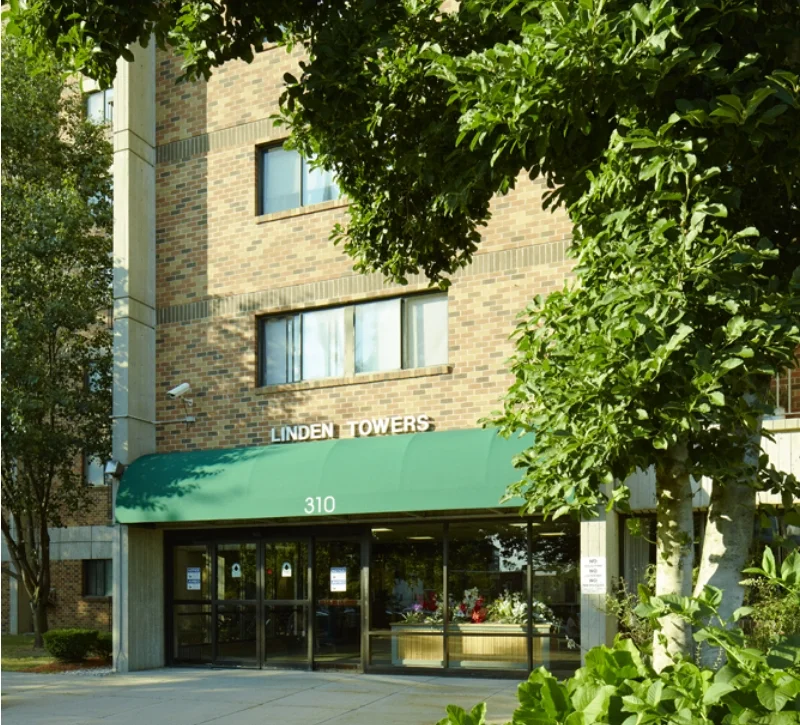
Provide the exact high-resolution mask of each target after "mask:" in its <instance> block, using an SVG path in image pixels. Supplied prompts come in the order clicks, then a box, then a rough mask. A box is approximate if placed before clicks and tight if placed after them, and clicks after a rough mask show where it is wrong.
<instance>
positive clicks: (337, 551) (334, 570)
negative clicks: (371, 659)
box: [314, 539, 361, 668]
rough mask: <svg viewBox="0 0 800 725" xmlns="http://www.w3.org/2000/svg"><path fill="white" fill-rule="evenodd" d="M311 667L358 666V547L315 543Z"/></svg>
mask: <svg viewBox="0 0 800 725" xmlns="http://www.w3.org/2000/svg"><path fill="white" fill-rule="evenodd" d="M314 591H315V597H316V608H315V610H316V611H315V613H314V615H315V616H314V634H315V645H314V664H315V666H317V667H322V668H325V667H342V668H358V667H360V666H361V544H360V542H359V541H357V540H344V541H342V540H336V541H328V540H319V539H318V540H317V542H316V547H315V557H314Z"/></svg>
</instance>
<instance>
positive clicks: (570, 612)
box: [531, 521, 581, 675]
mask: <svg viewBox="0 0 800 725" xmlns="http://www.w3.org/2000/svg"><path fill="white" fill-rule="evenodd" d="M532 532H533V542H532V547H531V560H532V569H533V599H534V613H536V609H537V605H536V602H540V603H541V605H542V606H544V607H546V608H547V609H549V610H550V611H552V613H553V616H552V618H550V617H549V616H548V619H551V620H552V626H551V628H550V632H551V637H550V646H549V650H548V651H547V652H546V654H547V659H545V657H544V654H545V650H544V649H542V650H541V651H542V661H541V662H540V661H539V660H537V657H536V654H537V651H536V649H534V663H533V666H534V667H538V666H539V664H544V665H546V666H547V667H549V668H550V669H551V670H552V671H553V672H554V673H556V674H558V675H561V674H562V673H563V674H567V675H571V674H573V673H574V672H575V669H576V668H578V667H580V634H581V618H580V608H581V605H580V570H579V563H580V529H579V524H577V523H573V522H565V523H560V522H552V521H549V522H537V523H534V524H533V528H532ZM540 618H541V617H540ZM537 628H538V627H537Z"/></svg>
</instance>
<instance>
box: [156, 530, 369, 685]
mask: <svg viewBox="0 0 800 725" xmlns="http://www.w3.org/2000/svg"><path fill="white" fill-rule="evenodd" d="M170 559H171V566H172V576H171V577H170V578H171V581H172V592H171V598H172V608H171V609H172V616H171V617H170V620H171V631H170V633H169V639H170V640H171V642H170V650H171V651H170V659H171V661H172V662H173V663H175V664H205V665H211V666H218V667H247V668H262V667H266V668H273V667H274V668H286V667H294V668H299V669H312V668H315V667H316V668H324V669H329V668H334V669H338V668H346V669H360V668H361V614H362V611H363V608H362V601H361V542H360V540H359V539H358V538H352V539H347V538H345V539H337V540H335V541H334V540H326V539H319V540H314V539H313V538H312V537H310V536H307V537H302V536H298V537H296V538H289V537H287V538H285V539H281V540H260V541H255V542H253V541H250V542H241V541H238V542H236V541H230V540H225V541H216V542H215V541H211V542H206V543H194V542H193V543H191V544H177V543H176V544H175V545H174V546H173V547H172V555H171V557H170Z"/></svg>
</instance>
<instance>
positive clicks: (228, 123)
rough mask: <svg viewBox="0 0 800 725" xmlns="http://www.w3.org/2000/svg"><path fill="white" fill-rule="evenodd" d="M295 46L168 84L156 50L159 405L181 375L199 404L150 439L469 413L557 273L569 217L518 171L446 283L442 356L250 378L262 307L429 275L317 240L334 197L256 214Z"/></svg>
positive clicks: (490, 402) (285, 306)
mask: <svg viewBox="0 0 800 725" xmlns="http://www.w3.org/2000/svg"><path fill="white" fill-rule="evenodd" d="M298 57H299V56H298V55H297V54H294V55H292V56H289V55H287V54H286V53H285V51H283V50H282V49H278V48H276V49H272V50H267V51H264V52H263V53H260V54H259V55H257V57H256V59H255V61H254V62H253V63H252V65H247V64H243V63H231V64H228V65H226V66H225V68H223V69H221V70H220V71H219V72H218V73H216V74H215V76H214V77H213V78H212V79H211V80H210V81H209V82H207V83H206V82H200V83H194V84H183V85H180V86H175V84H174V78H175V77H176V75H177V74H178V61H176V60H175V59H174V58H170V57H169V56H167V55H166V54H164V53H159V55H158V56H157V67H158V71H157V73H158V80H157V84H158V86H157V95H156V98H157V143H158V146H159V149H158V157H159V163H158V165H157V169H156V178H157V187H156V289H157V306H158V308H159V313H158V314H159V319H160V320H161V322H160V324H159V325H158V327H157V333H156V401H157V416H158V419H160V420H165V419H171V418H176V417H180V416H181V415H182V414H183V407H182V405H181V404H180V403H176V402H173V401H169V400H168V399H167V398H166V395H165V393H166V391H167V390H168V389H169V388H170V387H172V386H174V385H176V384H178V383H179V382H183V381H188V382H190V383H191V385H192V389H193V396H194V399H195V407H194V409H193V410H192V413H193V414H194V415H196V416H197V423H196V424H193V425H191V426H184V425H168V426H162V427H160V428H159V430H158V439H157V445H158V449H159V450H160V451H170V450H188V449H193V448H209V447H232V446H242V445H263V444H266V443H268V437H269V428H271V427H272V426H277V425H282V424H287V423H300V422H303V423H311V422H316V421H323V420H326V421H328V420H330V421H336V422H343V421H345V420H351V419H354V418H362V417H370V416H380V415H399V414H404V413H408V414H412V413H414V414H417V413H427V414H428V415H430V416H431V417H432V419H433V422H434V426H435V428H436V429H439V430H443V429H448V428H470V427H475V426H476V425H477V421H478V419H479V418H481V417H482V416H485V415H487V414H488V413H490V412H491V411H492V410H494V409H496V408H497V407H498V406H499V399H500V398H501V396H502V395H503V394H504V392H505V391H506V389H507V387H508V384H509V383H510V377H509V375H508V373H507V366H506V364H505V361H506V360H507V359H508V357H509V356H510V355H511V353H512V351H513V345H512V343H511V342H510V341H509V335H510V334H511V333H512V331H513V329H514V322H515V317H516V315H517V314H518V313H519V312H520V310H522V309H523V308H524V307H525V306H526V304H527V303H528V302H529V301H530V299H531V298H532V297H533V296H534V295H536V294H538V293H547V292H549V291H550V290H552V289H554V288H555V287H556V286H557V285H561V284H563V281H564V279H565V277H566V276H568V275H569V271H570V269H571V263H570V262H568V261H566V260H565V259H564V250H565V248H566V245H567V243H568V240H569V238H570V225H569V222H568V220H567V219H566V217H565V216H564V215H563V214H561V213H559V214H552V213H550V212H549V211H548V212H546V211H543V210H542V208H541V196H542V192H543V191H544V187H543V186H542V185H541V184H539V183H533V182H531V181H530V180H528V179H527V178H521V179H520V181H519V183H518V185H517V188H516V189H514V190H513V191H512V192H510V193H509V194H508V195H507V196H505V197H500V198H497V199H496V200H495V202H494V204H493V206H492V212H493V218H492V219H491V221H490V222H489V224H488V226H487V227H486V230H485V233H484V240H483V243H482V245H481V248H480V253H479V254H480V257H479V260H478V261H476V263H474V264H473V265H472V266H471V268H468V269H466V270H464V271H463V273H460V274H459V275H458V276H457V277H456V279H455V282H454V284H453V285H452V287H451V289H450V291H449V294H448V300H449V317H450V324H449V361H448V363H449V366H448V367H447V368H437V369H434V370H425V371H417V372H413V371H403V372H401V373H381V374H378V375H372V376H368V377H366V376H359V377H358V378H353V379H349V380H347V381H345V382H346V383H347V384H346V385H343V384H341V381H339V382H338V383H337V384H334V385H332V384H330V383H326V382H324V381H319V382H315V383H303V384H298V385H293V386H284V387H281V389H279V390H276V389H270V388H267V389H264V388H259V387H258V385H257V379H256V377H257V364H258V360H257V350H256V346H257V340H256V330H257V320H258V318H259V317H260V316H261V315H264V314H270V313H275V312H282V311H286V310H289V309H301V308H312V307H315V306H322V305H339V304H347V303H351V302H354V301H361V300H369V299H374V298H376V297H380V296H385V295H389V294H395V295H396V294H404V293H406V292H414V291H421V290H424V289H425V288H426V287H427V282H426V281H425V280H422V279H413V280H411V284H409V286H408V287H406V288H402V287H399V286H396V285H388V284H385V283H383V281H381V280H377V279H375V278H373V279H370V278H364V277H362V276H359V275H356V274H355V273H354V272H353V269H352V266H353V262H352V260H351V259H349V258H348V257H346V256H345V255H344V254H343V253H342V252H341V249H340V248H338V247H335V246H333V245H332V244H331V243H330V242H329V241H328V234H329V232H330V230H331V228H332V226H333V225H334V224H335V223H336V222H337V221H342V220H345V219H346V200H340V201H339V202H333V203H330V202H329V203H326V204H324V205H318V206H314V207H306V208H302V209H299V210H292V211H286V212H279V213H277V214H271V215H268V216H261V217H259V216H258V215H257V178H258V177H257V147H258V146H259V144H263V143H267V142H271V141H277V140H279V139H280V138H282V136H283V134H284V133H285V132H284V131H283V130H282V129H274V128H272V125H271V123H270V122H268V120H267V119H268V117H269V115H270V114H272V113H274V112H275V111H276V110H277V97H278V95H279V93H280V91H281V87H282V76H283V73H284V72H286V71H290V70H292V69H293V68H294V66H295V65H296V63H297V59H298ZM534 245H541V247H540V248H539V249H538V250H534V251H531V250H530V249H529V248H531V247H532V246H534ZM526 249H527V250H528V251H526V252H525V254H526V255H527V256H525V257H524V259H525V260H526V261H524V263H523V262H521V261H520V260H522V259H523V256H524V255H522V250H526ZM517 251H518V252H520V254H516V252H517ZM301 293H302V294H301ZM270 296H271V297H270ZM279 298H280V299H279ZM270 300H272V301H270ZM298 300H300V301H298ZM210 303H213V305H212V304H210ZM419 372H424V373H425V374H418V373H419ZM342 434H346V431H345V430H344V429H342V430H341V431H340V435H342Z"/></svg>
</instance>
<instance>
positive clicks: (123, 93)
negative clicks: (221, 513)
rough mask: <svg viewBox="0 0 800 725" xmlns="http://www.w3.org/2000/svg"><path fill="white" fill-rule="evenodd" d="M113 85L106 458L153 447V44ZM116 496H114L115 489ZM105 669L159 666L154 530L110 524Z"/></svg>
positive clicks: (159, 578)
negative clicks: (109, 663)
mask: <svg viewBox="0 0 800 725" xmlns="http://www.w3.org/2000/svg"><path fill="white" fill-rule="evenodd" d="M132 50H133V52H134V60H133V62H131V63H128V62H126V61H120V62H119V65H118V70H117V79H116V82H115V85H114V124H113V125H114V128H113V134H114V406H113V420H114V425H113V443H112V452H113V456H114V458H116V459H117V460H118V461H120V463H122V464H124V465H128V464H129V463H131V462H132V461H134V460H136V459H137V458H138V457H139V456H142V455H144V454H146V453H153V452H155V449H156V432H155V362H156V361H155V341H156V335H155V327H156V311H155V305H156V273H155V268H156V255H155V248H156V244H155V242H156V240H155V212H156V208H155V163H156V150H155V145H156V136H155V128H156V120H155V46H154V44H153V43H152V42H151V43H150V46H149V47H148V48H141V47H138V46H136V47H133V48H132ZM115 494H116V491H115ZM115 529H116V530H115V533H114V591H113V629H114V667H115V669H116V670H117V671H120V672H127V671H129V670H138V669H146V668H151V667H159V666H162V665H163V664H164V634H163V631H164V597H163V556H162V552H163V546H162V543H161V541H162V536H161V534H160V532H156V531H152V530H134V529H129V527H126V526H116V527H115Z"/></svg>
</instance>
